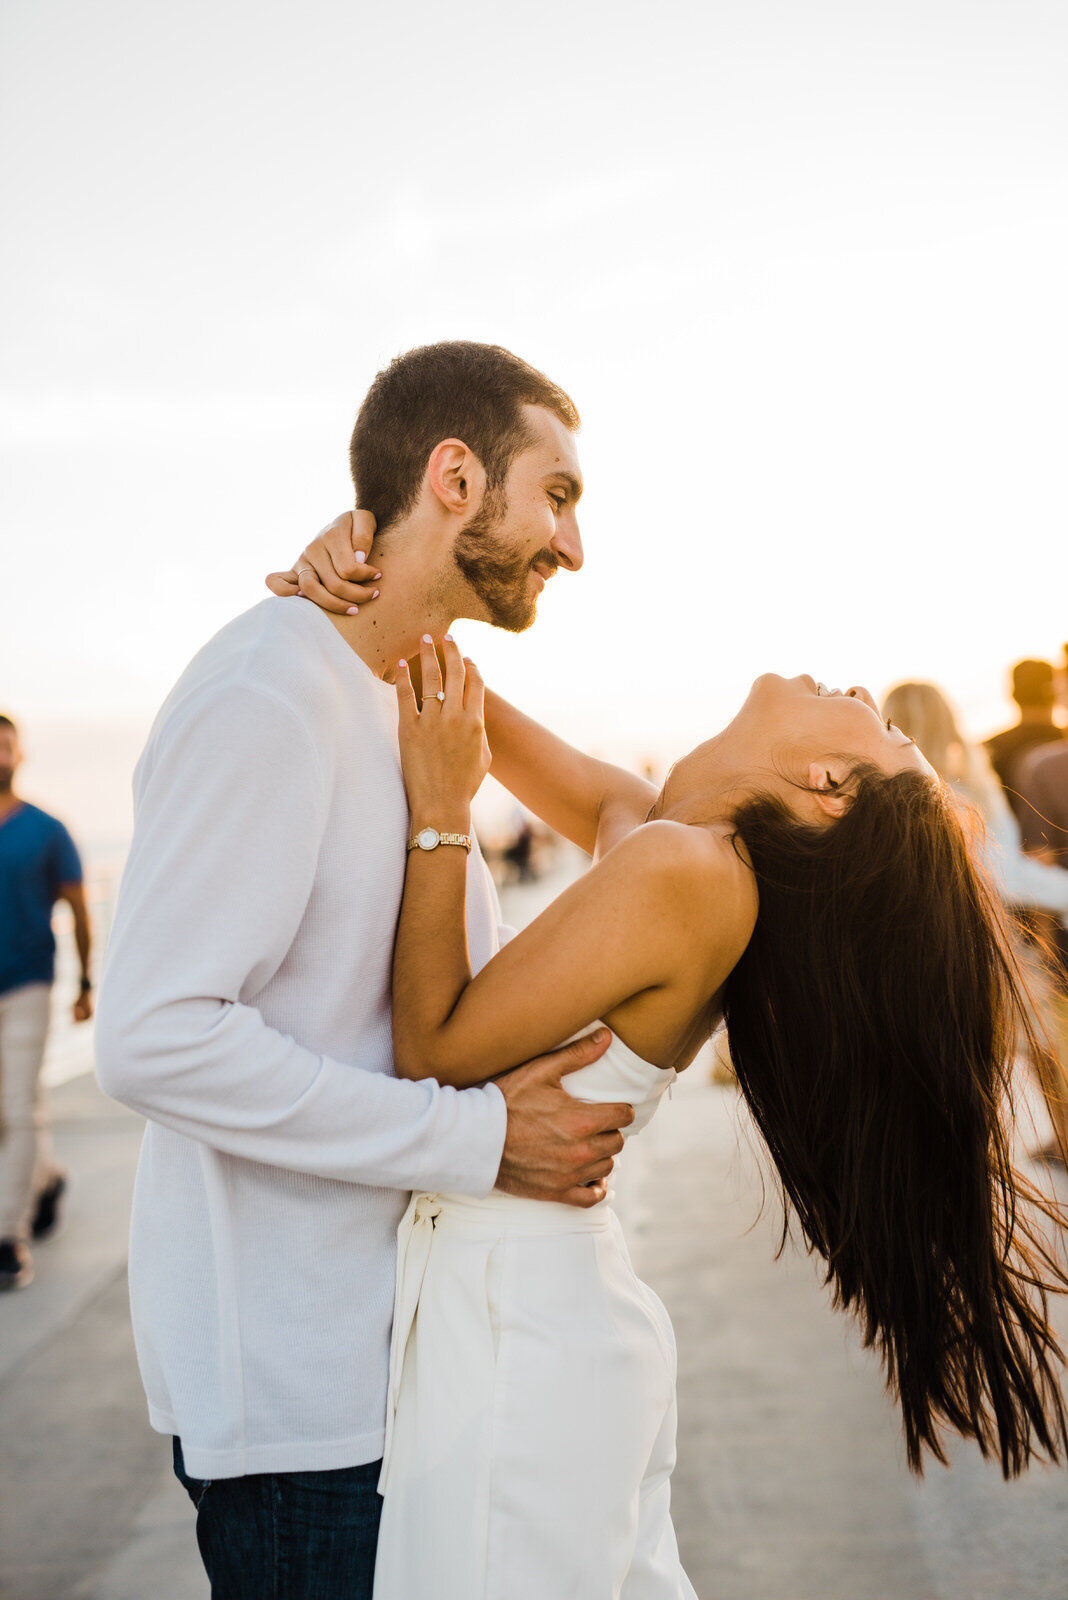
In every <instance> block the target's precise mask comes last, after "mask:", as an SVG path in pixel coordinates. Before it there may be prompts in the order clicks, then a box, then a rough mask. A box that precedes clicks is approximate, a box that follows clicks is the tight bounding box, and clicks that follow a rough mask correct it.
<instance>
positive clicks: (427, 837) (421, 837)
mask: <svg viewBox="0 0 1068 1600" xmlns="http://www.w3.org/2000/svg"><path fill="white" fill-rule="evenodd" d="M439 837H440V835H439V834H438V830H437V829H436V828H424V829H423V830H422V832H421V833H417V834H416V836H415V842H416V844H417V845H418V846H419V848H420V850H433V848H434V846H435V845H436V844H437V842H438V839H439Z"/></svg>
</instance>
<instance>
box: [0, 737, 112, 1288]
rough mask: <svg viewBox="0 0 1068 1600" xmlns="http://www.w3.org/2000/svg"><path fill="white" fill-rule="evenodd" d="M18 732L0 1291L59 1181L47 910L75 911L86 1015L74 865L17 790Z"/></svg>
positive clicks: (2, 1045) (63, 838)
mask: <svg viewBox="0 0 1068 1600" xmlns="http://www.w3.org/2000/svg"><path fill="white" fill-rule="evenodd" d="M21 761H22V750H21V748H20V745H19V736H18V729H17V728H16V726H15V723H14V721H13V720H12V719H11V718H10V717H6V716H0V1127H2V1129H3V1140H2V1143H0V1289H20V1288H23V1287H25V1285H26V1284H28V1283H29V1282H30V1281H31V1280H32V1278H33V1258H32V1256H31V1254H30V1250H29V1245H28V1243H27V1241H28V1240H29V1239H31V1238H33V1239H41V1240H43V1239H47V1238H48V1236H49V1235H50V1234H51V1233H53V1232H54V1231H55V1227H56V1223H57V1220H58V1208H59V1202H60V1199H61V1197H62V1195H63V1191H64V1189H65V1187H66V1181H67V1180H66V1175H65V1173H64V1171H63V1168H62V1167H61V1166H60V1164H59V1162H58V1161H57V1160H56V1154H55V1150H54V1148H53V1145H52V1134H51V1130H50V1128H49V1125H48V1107H47V1104H46V1100H45V1095H44V1090H43V1087H42V1084H41V1067H42V1064H43V1062H44V1055H45V1045H46V1043H47V1040H48V1022H49V1015H50V1012H51V1004H52V984H53V982H54V980H55V960H56V942H55V938H54V936H53V934H52V908H53V907H54V905H55V903H56V901H57V900H66V901H67V903H68V905H69V906H70V908H71V910H72V912H73V913H74V937H75V941H76V943H77V946H78V959H79V961H80V963H81V984H80V986H79V991H78V996H77V998H76V1000H75V1001H74V1011H73V1015H74V1020H75V1022H86V1021H88V1019H89V1018H90V1017H91V1016H92V1013H93V1006H92V996H91V989H92V985H91V983H90V980H89V955H90V930H89V914H88V912H87V910H86V905H85V891H84V888H83V886H82V864H81V861H80V859H79V856H78V851H77V849H76V847H75V844H74V841H73V839H72V838H71V836H70V834H69V833H68V832H67V830H66V828H65V827H64V826H63V824H62V822H60V821H59V820H58V819H57V818H56V817H51V816H49V815H48V813H47V811H42V810H41V809H40V808H39V807H38V806H34V805H30V803H29V802H28V801H26V800H22V799H20V798H19V796H18V795H17V794H16V793H15V789H14V780H15V774H16V772H17V771H18V768H19V765H20V763H21Z"/></svg>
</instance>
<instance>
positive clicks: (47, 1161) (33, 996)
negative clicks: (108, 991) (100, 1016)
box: [0, 983, 62, 1239]
mask: <svg viewBox="0 0 1068 1600" xmlns="http://www.w3.org/2000/svg"><path fill="white" fill-rule="evenodd" d="M51 1005H52V988H51V985H50V984H47V983H27V984H24V985H22V987H20V988H18V989H10V990H9V991H8V992H7V994H2V995H0V1239H24V1238H25V1237H26V1236H27V1234H28V1232H29V1226H30V1213H31V1211H32V1209H33V1203H34V1201H35V1199H36V1198H37V1196H38V1195H39V1194H40V1192H41V1190H42V1189H44V1188H46V1187H47V1185H48V1184H49V1183H50V1182H51V1181H52V1179H53V1178H54V1177H55V1176H56V1175H57V1174H58V1173H59V1172H60V1171H62V1168H61V1167H60V1166H59V1163H58V1162H57V1161H56V1154H55V1150H54V1149H53V1146H52V1131H51V1129H50V1127H49V1125H48V1104H47V1100H46V1097H45V1091H44V1085H43V1084H42V1082H41V1066H42V1063H43V1061H44V1054H45V1044H46V1042H47V1040H48V1021H49V1014H50V1011H51Z"/></svg>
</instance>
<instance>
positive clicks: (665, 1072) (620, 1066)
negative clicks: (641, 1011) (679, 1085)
mask: <svg viewBox="0 0 1068 1600" xmlns="http://www.w3.org/2000/svg"><path fill="white" fill-rule="evenodd" d="M604 1026H605V1024H604V1023H591V1024H590V1026H589V1027H588V1028H583V1029H582V1033H590V1032H592V1030H593V1029H594V1028H595V1027H604ZM574 1037H575V1038H576V1039H577V1038H580V1037H581V1035H580V1034H575V1035H574ZM568 1042H569V1043H570V1040H569V1041H568ZM677 1077H678V1073H677V1072H676V1071H675V1069H674V1067H657V1066H654V1065H653V1063H652V1062H651V1061H645V1060H644V1059H643V1058H642V1057H641V1056H639V1055H635V1053H634V1051H633V1050H632V1049H631V1048H630V1046H629V1045H625V1044H624V1043H623V1040H622V1039H621V1038H620V1037H619V1035H618V1034H615V1033H613V1035H612V1042H611V1044H610V1045H609V1046H608V1049H607V1050H606V1051H605V1053H604V1055H603V1056H602V1057H601V1059H600V1060H599V1061H595V1062H594V1063H593V1065H592V1066H589V1067H580V1068H579V1070H578V1071H577V1072H569V1073H568V1074H567V1076H566V1077H564V1078H562V1079H561V1080H560V1081H561V1082H562V1084H563V1086H564V1088H565V1089H566V1090H567V1092H568V1093H569V1094H571V1095H574V1097H575V1099H576V1100H594V1101H597V1102H598V1103H599V1104H602V1105H603V1104H611V1103H612V1102H613V1101H621V1102H624V1103H625V1104H627V1105H631V1106H633V1107H634V1121H633V1122H632V1123H631V1125H630V1127H629V1128H624V1129H622V1133H623V1137H624V1138H625V1139H629V1138H630V1136H631V1134H633V1133H640V1132H641V1131H642V1129H643V1128H644V1127H646V1126H647V1124H648V1123H649V1122H650V1121H651V1120H652V1116H653V1112H654V1111H655V1110H656V1108H657V1106H658V1105H659V1104H660V1100H661V1097H662V1096H663V1095H664V1094H665V1093H666V1092H667V1090H668V1089H670V1088H671V1085H672V1084H673V1083H674V1082H675V1079H676V1078H677Z"/></svg>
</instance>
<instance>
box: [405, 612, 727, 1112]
mask: <svg viewBox="0 0 1068 1600" xmlns="http://www.w3.org/2000/svg"><path fill="white" fill-rule="evenodd" d="M446 660H447V675H446V689H445V693H446V701H445V703H444V705H441V704H439V702H437V701H436V700H433V699H424V702H423V704H424V709H423V711H422V712H421V713H420V712H419V711H417V709H416V699H415V695H414V691H413V690H412V688H411V684H410V679H409V677H408V674H407V672H406V670H404V669H401V671H400V672H399V674H398V696H399V699H400V711H401V723H400V725H401V759H402V762H403V765H404V774H405V781H406V783H407V785H408V793H409V803H410V806H411V810H412V825H413V829H417V828H419V827H421V826H433V827H436V828H438V829H439V831H443V830H444V829H445V828H448V829H450V830H452V829H456V831H463V830H462V827H461V825H462V824H463V823H464V822H465V821H466V818H467V815H468V812H467V807H469V805H470V799H471V796H472V795H473V794H474V792H475V789H476V788H477V786H478V782H479V781H480V780H481V776H482V772H484V770H485V767H484V765H483V766H482V767H481V770H480V765H479V753H476V738H475V732H476V731H477V742H478V745H479V747H481V737H482V734H481V724H480V723H479V722H478V720H477V717H478V706H479V701H480V693H481V684H480V681H479V680H478V678H477V675H476V674H475V672H474V669H473V667H471V666H470V664H468V665H467V669H466V674H465V676H464V679H463V682H462V683H461V681H460V674H461V673H463V669H464V663H463V662H462V660H461V658H460V655H459V652H458V650H457V649H456V647H455V645H453V644H452V643H451V642H449V643H447V644H446ZM422 668H423V673H424V684H425V685H427V686H428V691H429V694H430V695H433V693H434V692H435V688H434V686H435V684H436V683H437V682H438V681H439V677H438V674H439V668H438V663H437V660H436V658H435V657H434V656H433V653H432V648H431V647H430V646H429V645H424V648H423V653H422ZM465 722H467V723H468V724H469V725H471V726H469V728H468V730H467V731H466V732H465V729H464V723H465ZM482 755H483V758H484V753H482ZM465 882H466V871H465V858H464V855H463V853H462V851H461V850H460V849H458V848H457V847H454V846H453V847H445V846H439V847H438V849H436V850H433V851H428V852H423V851H419V850H413V851H411V852H409V857H408V871H407V876H406V879H405V888H404V900H403V904H402V907H401V915H400V922H399V924H398V928H397V942H396V946H395V950H394V961H393V1044H394V1059H395V1063H396V1069H397V1073H398V1075H399V1076H401V1077H407V1078H425V1077H434V1078H437V1080H438V1081H439V1082H440V1083H449V1084H453V1085H456V1086H462V1085H465V1084H471V1083H478V1082H482V1081H483V1080H485V1079H486V1078H490V1077H494V1076H496V1075H497V1074H499V1073H501V1072H505V1071H507V1070H508V1069H509V1068H511V1067H514V1066H517V1065H518V1064H519V1063H520V1062H522V1061H525V1060H527V1059H528V1058H529V1057H530V1056H531V1055H536V1054H538V1053H539V1051H540V1050H541V1049H543V1048H544V1047H546V1046H548V1045H554V1046H555V1045H557V1044H559V1043H560V1041H561V1040H562V1039H564V1038H567V1037H568V1036H569V1035H571V1034H573V1033H575V1032H577V1031H578V1030H579V1029H580V1028H583V1027H585V1026H586V1025H587V1024H589V1023H590V1022H592V1021H594V1020H596V1019H598V1018H602V1017H605V1016H606V1015H607V1014H608V1013H610V1012H611V1011H613V1010H614V1009H615V1008H616V1007H617V1006H619V1005H621V1004H622V1003H623V1002H624V1001H625V1000H629V999H631V998H633V997H634V996H636V995H639V994H641V993H643V992H645V991H647V990H650V989H654V988H663V987H664V986H666V985H669V984H673V983H677V982H679V981H680V978H681V977H682V976H684V975H691V976H692V974H693V973H694V971H695V966H696V967H698V968H699V969H700V970H701V971H702V972H703V971H705V970H707V971H708V972H709V973H710V974H711V973H714V972H717V971H718V970H719V968H720V967H722V968H723V974H724V975H725V972H726V970H728V969H729V966H730V964H731V962H732V960H733V959H735V958H736V956H737V954H738V953H740V950H741V948H743V947H744V943H745V938H747V937H748V930H749V928H751V914H752V907H751V888H750V887H749V885H748V883H747V880H746V878H745V874H744V872H742V871H741V870H740V867H739V863H738V862H737V859H736V858H735V857H734V856H733V854H732V853H731V852H730V851H729V849H728V848H727V847H726V846H723V845H721V844H720V843H719V842H718V841H716V840H713V839H712V837H711V836H710V835H708V834H705V833H703V832H701V831H699V830H695V829H688V828H683V827H681V826H679V825H677V824H674V823H654V824H651V825H650V826H649V827H646V828H641V829H640V830H638V831H637V832H635V833H634V834H633V835H632V836H631V837H630V838H628V839H626V840H625V841H624V842H623V843H621V844H620V845H618V846H617V847H616V848H615V849H613V850H612V851H610V852H609V853H608V854H607V855H606V857H605V859H604V860H603V861H602V862H601V863H600V864H599V865H598V866H597V867H594V868H593V869H592V870H591V871H590V872H588V873H587V874H585V875H584V877H582V878H581V879H579V881H578V882H577V883H575V884H573V885H572V886H571V888H569V889H568V890H567V891H566V893H565V894H563V895H561V896H560V898H559V899H558V900H555V901H554V902H553V904H552V905H551V906H550V907H549V908H548V910H546V911H545V912H543V913H542V915H541V916H540V917H538V918H537V920H536V921H535V922H533V923H532V924H531V925H530V926H529V927H528V928H525V929H524V930H523V932H522V933H520V934H519V935H518V936H517V937H516V938H515V939H513V940H512V941H510V942H509V944H507V945H506V946H505V947H504V949H503V950H502V951H500V953H499V954H498V955H496V956H495V957H494V958H493V960H492V961H491V962H489V964H488V965H487V966H486V967H485V968H484V969H483V970H482V971H481V972H480V973H479V975H478V977H477V978H475V979H473V980H472V978H471V969H470V963H469V960H468V954H467V945H466V938H465V934H464V893H465ZM747 915H748V916H749V918H750V921H749V924H748V926H746V924H745V918H746V916H747ZM710 983H711V979H710ZM712 986H713V987H714V985H712ZM711 992H712V987H710V988H709V994H711Z"/></svg>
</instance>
